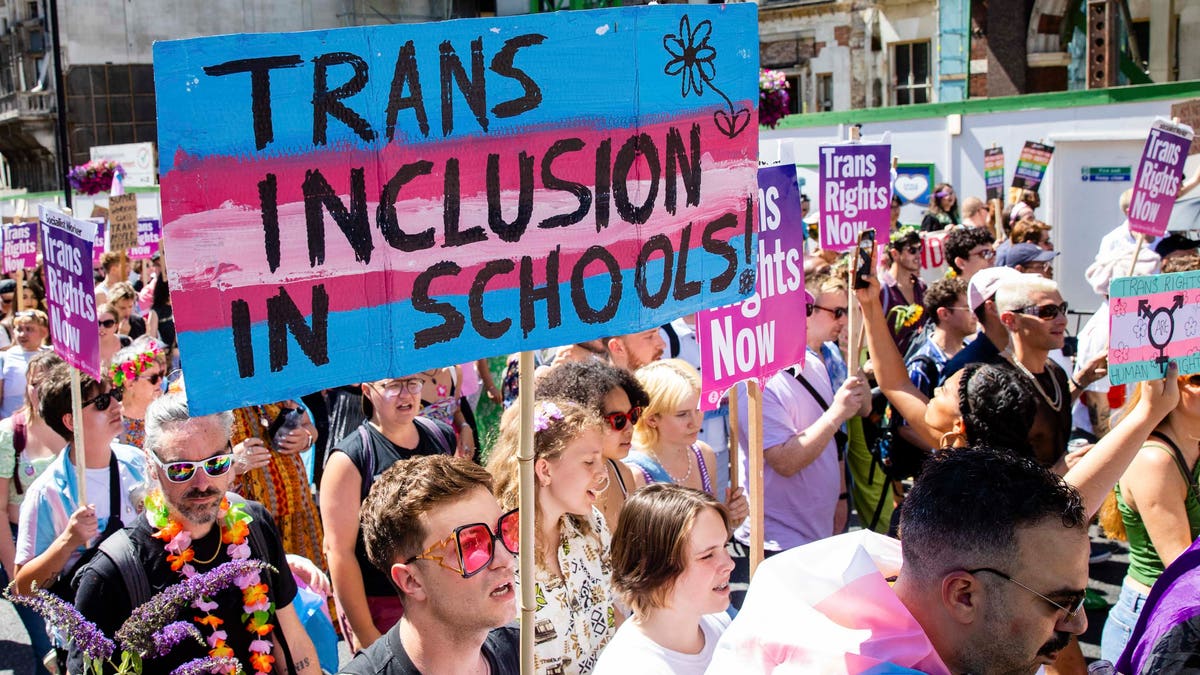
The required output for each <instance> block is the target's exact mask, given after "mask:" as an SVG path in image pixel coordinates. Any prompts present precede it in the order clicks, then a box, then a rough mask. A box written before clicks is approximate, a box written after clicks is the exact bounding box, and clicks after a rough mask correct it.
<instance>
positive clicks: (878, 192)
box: [820, 143, 892, 251]
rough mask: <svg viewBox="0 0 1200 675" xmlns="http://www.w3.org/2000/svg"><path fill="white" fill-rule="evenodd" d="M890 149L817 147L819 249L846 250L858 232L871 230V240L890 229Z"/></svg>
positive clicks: (852, 145)
mask: <svg viewBox="0 0 1200 675" xmlns="http://www.w3.org/2000/svg"><path fill="white" fill-rule="evenodd" d="M891 158H892V146H890V145H868V144H865V143H847V144H843V145H824V146H821V157H820V190H821V248H823V249H825V250H827V251H846V250H849V249H851V248H854V245H855V244H857V243H858V233H859V232H862V231H863V230H865V229H868V228H875V241H887V240H888V234H889V232H890V230H891V203H892V173H891V164H890V162H891Z"/></svg>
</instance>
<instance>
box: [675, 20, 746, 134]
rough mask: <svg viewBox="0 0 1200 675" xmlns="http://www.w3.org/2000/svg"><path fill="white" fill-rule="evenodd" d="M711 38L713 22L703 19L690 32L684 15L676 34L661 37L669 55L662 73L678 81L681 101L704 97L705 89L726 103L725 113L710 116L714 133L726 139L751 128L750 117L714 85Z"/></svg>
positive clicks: (714, 52) (713, 53) (688, 22)
mask: <svg viewBox="0 0 1200 675" xmlns="http://www.w3.org/2000/svg"><path fill="white" fill-rule="evenodd" d="M710 37H712V22H711V21H709V20H707V19H705V20H704V21H701V22H700V23H698V24H696V27H695V29H693V28H692V20H691V19H690V18H689V17H688V15H687V14H684V15H683V17H682V18H680V19H679V32H678V33H670V34H667V35H664V36H663V47H664V48H666V50H667V53H668V54H670V55H671V60H669V61H667V65H666V67H664V68H663V72H664V73H666V74H667V75H671V76H676V75H678V76H679V78H680V84H679V92H680V96H681V97H682V98H687V97H688V95H689V94H693V93H694V94H695V95H696V96H703V95H704V86H705V85H708V88H709V89H710V90H712V91H713V92H715V93H716V94H717V96H720V97H721V98H722V99H724V101H725V105H727V106H728V107H729V110H728V111H725V110H717V111H716V112H714V113H713V123H714V124H716V125H717V129H719V130H720V131H721V133H723V134H725V135H726V136H728V137H729V138H733V137H735V136H737V135H738V134H740V133H742V131H744V130H745V129H746V127H747V126H748V125H749V124H750V118H751V117H753V115H752V113H751V111H750V109H749V108H734V106H733V101H732V100H730V98H729V97H728V96H727V95H725V92H723V91H721V90H720V89H719V88H717V85H715V84H713V80H715V79H716V76H717V67H716V58H717V50H716V49H715V48H714V47H713V46H712V45H710V44H709V43H708V40H709V38H710Z"/></svg>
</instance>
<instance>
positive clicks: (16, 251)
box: [4, 223, 37, 274]
mask: <svg viewBox="0 0 1200 675" xmlns="http://www.w3.org/2000/svg"><path fill="white" fill-rule="evenodd" d="M35 267H37V223H9V224H7V225H5V226H4V273H5V274H9V273H11V272H16V271H17V270H31V269H33V268H35Z"/></svg>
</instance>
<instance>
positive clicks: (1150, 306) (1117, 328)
mask: <svg viewBox="0 0 1200 675" xmlns="http://www.w3.org/2000/svg"><path fill="white" fill-rule="evenodd" d="M1168 361H1174V362H1176V363H1177V364H1179V372H1180V373H1181V374H1187V373H1196V372H1200V272H1177V273H1175V274H1156V275H1154V276H1149V277H1121V278H1119V279H1113V281H1112V284H1111V285H1110V286H1109V329H1108V377H1109V379H1110V380H1111V381H1112V383H1113V384H1124V383H1126V382H1140V381H1142V380H1150V379H1153V378H1156V377H1162V376H1163V374H1164V373H1165V372H1166V367H1167V362H1168Z"/></svg>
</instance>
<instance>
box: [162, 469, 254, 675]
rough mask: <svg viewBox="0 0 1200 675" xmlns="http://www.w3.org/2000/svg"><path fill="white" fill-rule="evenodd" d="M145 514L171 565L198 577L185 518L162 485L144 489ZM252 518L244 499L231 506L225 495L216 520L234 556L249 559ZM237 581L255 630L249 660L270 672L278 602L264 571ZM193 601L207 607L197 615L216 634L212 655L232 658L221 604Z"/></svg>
mask: <svg viewBox="0 0 1200 675" xmlns="http://www.w3.org/2000/svg"><path fill="white" fill-rule="evenodd" d="M146 516H147V519H148V520H149V521H150V524H151V525H153V526H154V527H157V528H158V531H157V532H155V533H154V534H153V536H154V538H155V539H159V540H162V541H163V542H166V544H165V545H164V547H163V548H165V549H166V551H167V554H168V555H167V562H169V563H170V564H171V570H172V571H174V572H179V573H180V574H182V575H183V576H184V578H186V579H191V578H192V577H194V576H195V575H196V569H195V568H194V567H192V565H191V564H190V563H191V562H192V561H193V560H195V558H196V552H195V551H194V550H193V549H192V536H191V534H189V533H188V531H187V530H185V529H184V528H183V525H182V523H180V522H179V521H178V520H175V519H173V518H171V517H170V514H169V513H168V511H167V505H166V502H165V501H164V500H163V496H162V492H161V491H160V490H154V491H152V492H151V493H150V494H148V495H146ZM253 520H254V518H253V517H252V516H251V515H250V514H248V513H246V510H245V504H240V503H239V504H233V505H232V506H231V505H230V504H229V500H228V499H222V500H221V506H220V507H219V510H218V511H217V521H218V522H219V523H220V528H221V529H220V532H221V543H222V544H228V545H229V546H228V547H227V548H226V549H225V551H226V553H228V554H229V557H230V559H232V560H245V559H247V558H249V557H250V545H249V544H247V543H246V537H248V536H249V534H250V523H251V522H252V521H253ZM217 550H220V544H218V545H217ZM215 557H216V556H214V558H215ZM197 562H200V561H197ZM234 583H235V584H236V585H237V587H238V588H240V589H241V591H242V611H243V614H242V621H244V622H245V624H246V630H247V631H249V632H250V633H251V634H252V635H254V636H255V639H254V640H253V641H252V642H251V643H250V665H251V667H253V668H254V673H255V675H267V674H268V673H270V672H271V670H272V668H273V665H272V664H274V663H275V657H273V656H271V650H272V647H273V644H272V642H271V640H270V636H271V631H272V630H274V626H273V625H271V624H270V623H269V621H270V619H271V614H272V613H274V611H275V603H273V602H271V601H270V598H269V597H268V596H267V585H266V584H265V583H262V578H261V575H260V573H259V572H257V571H254V572H250V573H249V574H245V575H242V576H239V577H237V578H236V579H235V580H234ZM192 606H193V607H195V608H197V609H199V610H200V611H201V612H204V616H197V617H195V618H194V621H195V622H196V623H197V624H199V625H200V626H207V627H208V628H211V629H212V635H210V636H208V639H207V642H208V646H209V647H210V648H211V649H209V652H208V654H209V656H212V657H214V658H219V657H230V658H232V657H233V650H232V649H231V648H230V647H229V646H228V645H227V644H226V638H227V637H228V634H227V633H226V632H225V631H223V630H221V629H220V628H221V624H222V623H224V621H223V620H222V619H220V618H218V617H217V616H215V615H214V614H212V611H213V610H214V609H216V608H217V606H218V605H217V603H215V602H213V601H211V600H210V599H208V598H203V597H202V598H199V599H198V600H196V601H195V602H193V603H192Z"/></svg>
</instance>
